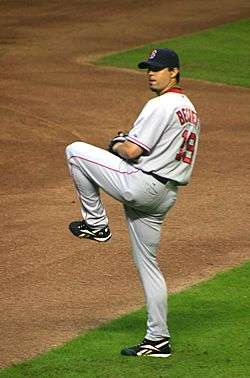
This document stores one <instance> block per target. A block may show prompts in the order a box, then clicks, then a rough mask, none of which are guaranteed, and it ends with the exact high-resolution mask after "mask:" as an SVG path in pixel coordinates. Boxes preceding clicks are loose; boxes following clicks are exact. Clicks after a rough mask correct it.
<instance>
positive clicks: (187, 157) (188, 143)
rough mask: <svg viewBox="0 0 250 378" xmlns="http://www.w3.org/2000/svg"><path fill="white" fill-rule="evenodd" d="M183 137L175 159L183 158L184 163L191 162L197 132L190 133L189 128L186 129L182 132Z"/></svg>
mask: <svg viewBox="0 0 250 378" xmlns="http://www.w3.org/2000/svg"><path fill="white" fill-rule="evenodd" d="M182 138H183V142H182V145H181V147H180V150H179V152H178V154H177V155H176V158H175V159H176V160H182V161H183V163H187V164H191V163H192V158H193V153H194V146H195V142H196V135H195V133H191V134H189V131H188V130H184V131H183V133H182Z"/></svg>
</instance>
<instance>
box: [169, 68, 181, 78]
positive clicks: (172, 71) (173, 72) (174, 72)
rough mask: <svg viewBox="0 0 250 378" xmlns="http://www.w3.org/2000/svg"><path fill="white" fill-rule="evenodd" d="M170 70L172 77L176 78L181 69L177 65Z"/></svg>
mask: <svg viewBox="0 0 250 378" xmlns="http://www.w3.org/2000/svg"><path fill="white" fill-rule="evenodd" d="M170 72H171V79H175V78H176V76H177V75H178V73H179V72H180V70H179V68H177V67H175V68H171V70H170Z"/></svg>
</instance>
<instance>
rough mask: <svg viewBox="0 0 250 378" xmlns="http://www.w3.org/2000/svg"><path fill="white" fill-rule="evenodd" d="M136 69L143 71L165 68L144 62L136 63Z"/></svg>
mask: <svg viewBox="0 0 250 378" xmlns="http://www.w3.org/2000/svg"><path fill="white" fill-rule="evenodd" d="M138 68H140V69H145V68H166V67H165V66H162V65H161V64H157V63H153V62H149V61H147V60H145V61H144V62H140V63H138Z"/></svg>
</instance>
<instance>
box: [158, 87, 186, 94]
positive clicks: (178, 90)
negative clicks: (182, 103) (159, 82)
mask: <svg viewBox="0 0 250 378" xmlns="http://www.w3.org/2000/svg"><path fill="white" fill-rule="evenodd" d="M168 92H175V93H183V90H182V88H178V87H172V88H169V89H167V90H166V91H165V92H163V93H162V94H164V93H168Z"/></svg>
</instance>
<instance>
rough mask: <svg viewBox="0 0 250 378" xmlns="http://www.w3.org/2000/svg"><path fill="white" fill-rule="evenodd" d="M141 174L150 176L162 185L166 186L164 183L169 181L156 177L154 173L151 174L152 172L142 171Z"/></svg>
mask: <svg viewBox="0 0 250 378" xmlns="http://www.w3.org/2000/svg"><path fill="white" fill-rule="evenodd" d="M142 172H143V173H146V175H150V176H153V177H154V178H155V179H156V180H158V181H160V182H161V183H162V184H164V185H166V183H167V182H168V181H169V179H167V178H165V177H162V176H159V175H157V174H156V173H153V172H145V171H142Z"/></svg>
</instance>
